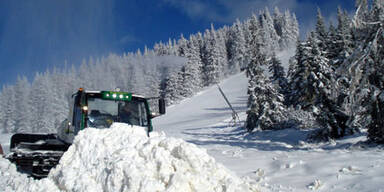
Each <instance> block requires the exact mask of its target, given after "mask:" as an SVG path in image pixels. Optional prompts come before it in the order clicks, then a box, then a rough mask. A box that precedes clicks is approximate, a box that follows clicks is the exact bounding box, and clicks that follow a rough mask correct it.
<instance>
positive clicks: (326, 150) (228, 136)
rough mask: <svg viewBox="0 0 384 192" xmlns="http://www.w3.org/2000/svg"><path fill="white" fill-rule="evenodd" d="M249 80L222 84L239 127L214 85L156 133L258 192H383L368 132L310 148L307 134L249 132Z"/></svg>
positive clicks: (381, 160)
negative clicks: (182, 143)
mask: <svg viewBox="0 0 384 192" xmlns="http://www.w3.org/2000/svg"><path fill="white" fill-rule="evenodd" d="M246 85H247V78H246V77H245V75H244V74H239V75H235V76H233V77H231V78H229V79H227V80H225V81H223V82H222V83H220V86H221V88H222V89H223V91H224V92H225V93H226V96H227V97H228V99H229V101H230V102H231V103H232V105H233V107H234V109H235V110H236V111H237V112H238V113H239V116H240V120H241V122H240V123H238V124H237V126H233V127H232V125H233V122H231V120H232V118H231V117H232V115H231V113H232V111H231V110H230V108H229V107H228V106H227V104H226V103H225V101H224V99H223V98H222V96H221V95H220V92H219V90H218V89H217V87H216V86H214V87H211V88H209V89H206V90H204V91H202V92H200V93H199V94H198V95H197V96H195V97H193V98H191V99H186V100H184V101H183V102H181V103H180V104H178V105H174V106H171V107H170V108H169V109H168V111H167V114H166V115H165V116H162V117H159V118H156V119H154V124H155V125H156V129H158V130H161V131H164V132H165V133H166V134H167V135H169V136H174V137H178V138H183V139H184V140H186V141H188V142H191V143H194V144H197V145H198V146H200V147H204V148H206V149H207V152H208V154H210V155H211V156H212V157H214V158H215V159H216V160H217V161H218V162H220V163H222V164H224V165H225V166H226V167H227V168H229V169H230V170H232V171H234V172H236V173H237V175H239V176H241V177H243V178H244V179H247V180H249V181H251V182H255V183H258V184H259V186H260V187H261V191H294V192H300V191H312V190H313V191H337V192H339V191H384V190H383V187H382V181H383V180H384V169H382V168H383V167H384V153H383V152H384V151H383V149H382V148H381V147H372V148H369V147H364V145H359V144H358V142H359V141H364V140H366V133H361V134H356V135H354V136H350V137H345V138H343V139H340V140H337V141H334V142H329V143H309V142H308V141H307V136H308V134H309V133H310V132H311V131H312V130H311V129H310V128H309V129H285V130H278V131H260V132H254V133H252V134H249V133H247V132H246V131H245V130H244V128H242V124H243V123H244V121H245V119H246V113H245V112H246V110H247V107H246V103H247V86H246Z"/></svg>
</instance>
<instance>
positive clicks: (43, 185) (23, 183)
mask: <svg viewBox="0 0 384 192" xmlns="http://www.w3.org/2000/svg"><path fill="white" fill-rule="evenodd" d="M0 191H20V192H24V191H42V192H43V191H52V192H54V191H59V189H58V188H57V186H56V185H55V183H54V182H53V181H52V180H49V179H42V180H34V179H31V178H28V177H27V175H25V174H21V173H19V172H17V170H16V166H15V165H14V164H12V163H10V162H9V161H8V160H7V159H4V158H3V157H2V156H1V155H0Z"/></svg>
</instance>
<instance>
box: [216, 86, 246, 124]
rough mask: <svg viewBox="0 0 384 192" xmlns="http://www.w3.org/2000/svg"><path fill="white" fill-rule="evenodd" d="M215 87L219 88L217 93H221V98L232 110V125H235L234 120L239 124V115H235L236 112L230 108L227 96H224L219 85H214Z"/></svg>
mask: <svg viewBox="0 0 384 192" xmlns="http://www.w3.org/2000/svg"><path fill="white" fill-rule="evenodd" d="M216 85H217V87H218V88H219V91H220V93H221V95H222V96H223V98H224V100H225V102H227V104H228V106H229V108H231V110H232V120H233V121H234V125H236V120H238V121H239V122H240V118H239V115H238V114H237V112H236V111H235V109H234V108H233V107H232V105H231V103H230V102H229V100H228V98H227V96H225V94H224V91H223V90H222V89H221V87H220V85H219V84H216Z"/></svg>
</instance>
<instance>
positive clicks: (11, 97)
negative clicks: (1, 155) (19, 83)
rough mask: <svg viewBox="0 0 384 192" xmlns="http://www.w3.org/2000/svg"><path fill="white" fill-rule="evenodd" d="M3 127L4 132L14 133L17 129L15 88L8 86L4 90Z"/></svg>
mask: <svg viewBox="0 0 384 192" xmlns="http://www.w3.org/2000/svg"><path fill="white" fill-rule="evenodd" d="M1 102H2V104H3V106H2V107H3V108H2V113H3V114H2V116H3V121H2V125H1V126H2V127H3V132H5V133H12V132H13V131H14V130H15V129H16V127H15V125H16V116H15V115H16V110H17V109H16V100H15V90H14V86H10V85H6V86H4V87H3V89H2V101H1Z"/></svg>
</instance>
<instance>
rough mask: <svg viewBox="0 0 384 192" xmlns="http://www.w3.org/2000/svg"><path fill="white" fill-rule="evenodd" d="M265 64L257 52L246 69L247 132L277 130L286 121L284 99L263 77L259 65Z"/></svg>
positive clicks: (262, 56) (261, 55) (264, 60)
mask: <svg viewBox="0 0 384 192" xmlns="http://www.w3.org/2000/svg"><path fill="white" fill-rule="evenodd" d="M265 62H266V59H265V56H264V55H263V54H262V53H260V52H259V51H257V52H256V53H255V54H254V56H253V57H252V59H251V63H250V64H249V67H248V68H247V73H248V74H249V75H248V77H249V84H248V94H249V95H248V96H249V98H248V108H249V110H248V111H247V119H246V123H245V128H246V129H247V131H248V132H252V131H253V130H254V129H257V130H267V129H279V127H278V125H279V124H280V123H282V122H283V121H285V120H286V110H285V108H284V105H283V102H284V97H283V95H282V94H280V93H279V92H278V91H277V89H276V88H275V86H273V84H272V83H271V82H270V81H269V80H268V79H267V77H266V76H265V75H264V72H263V69H262V68H261V65H265V64H266V63H265Z"/></svg>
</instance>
